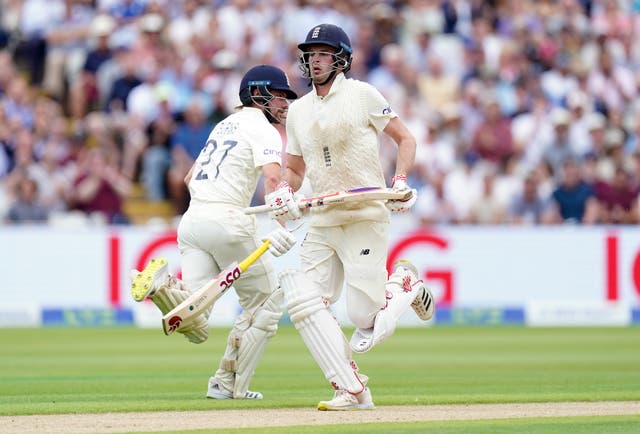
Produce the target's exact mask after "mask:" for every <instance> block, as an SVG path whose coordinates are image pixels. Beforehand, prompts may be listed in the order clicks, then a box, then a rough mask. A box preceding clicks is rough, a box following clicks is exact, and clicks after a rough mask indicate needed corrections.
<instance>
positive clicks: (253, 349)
mask: <svg viewBox="0 0 640 434" xmlns="http://www.w3.org/2000/svg"><path fill="white" fill-rule="evenodd" d="M283 301H284V297H283V295H282V290H281V289H278V290H276V291H275V292H274V293H273V294H271V296H270V297H269V298H268V299H267V300H266V301H265V302H264V303H263V304H262V306H260V307H259V308H258V309H257V310H256V311H255V313H254V314H253V317H252V318H251V327H249V329H248V330H247V331H246V332H244V333H243V334H242V336H241V337H240V338H239V344H240V345H239V348H238V359H237V361H236V370H235V371H236V381H235V384H234V387H233V396H234V398H243V397H244V396H245V395H246V393H247V391H248V389H249V383H250V382H251V378H252V377H253V372H254V371H255V368H256V366H257V364H258V361H259V360H260V358H261V357H262V354H263V353H264V349H265V347H266V346H267V343H268V342H269V340H270V339H271V338H272V337H273V336H274V335H275V334H276V331H277V330H278V322H279V321H280V317H282V308H283V306H282V304H283Z"/></svg>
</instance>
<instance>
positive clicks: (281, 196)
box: [264, 181, 302, 221]
mask: <svg viewBox="0 0 640 434" xmlns="http://www.w3.org/2000/svg"><path fill="white" fill-rule="evenodd" d="M264 202H265V203H266V204H267V205H269V207H270V208H271V213H270V214H269V215H270V216H271V218H274V219H277V220H280V221H286V220H298V219H299V218H300V217H302V211H301V210H300V207H299V206H298V201H297V198H296V196H295V195H294V193H293V189H292V188H291V186H290V185H289V184H288V183H287V182H285V181H282V182H281V183H280V184H278V186H277V188H276V189H275V190H274V191H273V192H272V193H269V194H267V195H266V196H265V197H264Z"/></svg>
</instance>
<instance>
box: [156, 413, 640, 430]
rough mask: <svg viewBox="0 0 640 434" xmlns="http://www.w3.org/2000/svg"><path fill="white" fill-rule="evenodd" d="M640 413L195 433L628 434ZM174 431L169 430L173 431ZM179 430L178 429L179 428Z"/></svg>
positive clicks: (636, 425)
mask: <svg viewBox="0 0 640 434" xmlns="http://www.w3.org/2000/svg"><path fill="white" fill-rule="evenodd" d="M638 426H640V416H604V417H565V418H548V419H500V420H472V421H450V422H411V423H394V424H391V423H375V424H374V423H366V424H359V425H328V426H327V425H324V426H292V427H277V428H256V429H237V430H229V429H225V430H195V431H189V432H190V433H191V434H195V433H222V432H224V433H229V434H232V433H247V434H251V433H255V434H258V433H259V434H342V433H345V432H349V433H356V434H365V433H366V434H374V433H375V434H388V433H390V432H393V433H394V434H405V433H438V434H459V433H464V434H513V433H526V434H574V433H580V434H603V433H606V434H626V433H635V432H637V429H638ZM171 432H173V431H169V432H165V434H170V433H171ZM175 432H176V433H177V432H178V431H175Z"/></svg>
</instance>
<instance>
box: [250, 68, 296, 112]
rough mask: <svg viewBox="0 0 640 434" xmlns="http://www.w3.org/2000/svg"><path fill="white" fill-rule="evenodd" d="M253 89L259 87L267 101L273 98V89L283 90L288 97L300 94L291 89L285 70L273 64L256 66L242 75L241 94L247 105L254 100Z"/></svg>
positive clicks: (294, 97)
mask: <svg viewBox="0 0 640 434" xmlns="http://www.w3.org/2000/svg"><path fill="white" fill-rule="evenodd" d="M252 89H258V91H259V92H260V96H261V97H262V98H264V99H265V100H267V101H268V100H269V99H271V92H270V91H272V90H280V91H283V92H284V93H285V94H286V97H287V99H296V98H298V94H296V93H295V92H294V91H293V90H291V88H290V85H289V79H288V78H287V75H286V74H285V73H284V71H283V70H281V69H280V68H277V67H275V66H271V65H258V66H254V67H253V68H251V69H250V70H248V71H247V73H246V74H245V75H244V77H242V80H241V81H240V92H239V96H240V101H241V102H242V104H243V105H245V106H248V105H251V103H252V102H253V97H252V93H253V92H252Z"/></svg>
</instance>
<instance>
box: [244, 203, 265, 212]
mask: <svg viewBox="0 0 640 434" xmlns="http://www.w3.org/2000/svg"><path fill="white" fill-rule="evenodd" d="M269 211H271V207H270V206H269V205H258V206H250V207H249V208H245V209H244V213H245V214H261V213H263V212H269Z"/></svg>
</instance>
